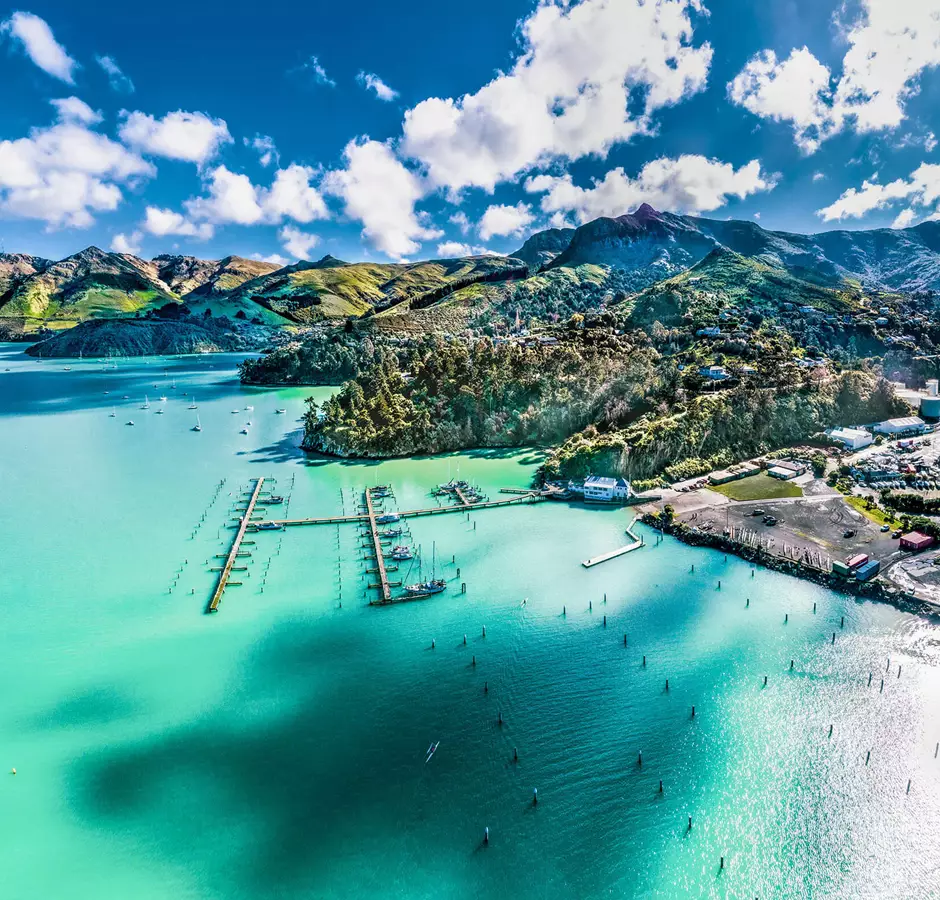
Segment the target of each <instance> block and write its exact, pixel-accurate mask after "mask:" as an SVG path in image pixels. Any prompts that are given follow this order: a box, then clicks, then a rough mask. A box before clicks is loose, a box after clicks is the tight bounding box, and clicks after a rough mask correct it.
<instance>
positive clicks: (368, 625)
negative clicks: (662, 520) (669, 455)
mask: <svg viewBox="0 0 940 900" xmlns="http://www.w3.org/2000/svg"><path fill="white" fill-rule="evenodd" d="M235 362H237V360H234V361H226V360H224V359H222V358H220V357H210V358H194V359H190V360H180V361H171V362H170V363H169V368H170V375H169V378H173V379H175V380H176V381H177V383H178V386H179V388H178V392H179V393H180V394H181V393H182V392H187V393H188V394H190V395H193V394H195V395H197V396H198V397H199V410H198V411H199V413H200V414H201V419H202V425H203V429H204V430H203V433H202V435H201V436H200V437H199V439H198V440H197V439H195V436H194V435H192V434H191V433H190V432H189V427H190V426H191V425H192V418H190V417H191V416H193V415H194V414H193V413H192V412H189V411H188V410H187V409H186V406H187V404H188V402H189V401H188V400H183V401H180V400H179V399H178V398H177V397H176V395H175V394H174V395H169V396H171V399H170V400H169V401H168V402H167V405H166V406H167V409H166V414H165V415H163V416H147V417H146V418H145V417H143V415H142V414H140V413H138V412H137V410H136V407H137V406H138V405H139V404H140V398H141V397H143V394H144V391H145V390H147V389H149V390H150V392H151V393H153V394H154V396H155V397H156V396H158V395H159V390H157V389H154V388H153V387H152V385H153V384H154V382H155V381H156V382H158V383H159V382H160V379H159V378H158V377H155V373H156V372H157V371H159V372H162V371H163V367H164V363H163V361H161V362H160V363H156V362H154V363H148V362H147V361H145V360H139V361H131V362H123V363H122V365H121V367H120V369H119V371H117V372H115V371H113V370H112V371H108V372H105V371H99V368H97V367H95V366H94V364H93V363H91V362H89V361H82V362H76V363H75V364H74V365H73V367H72V371H71V372H69V373H64V372H61V371H60V372H57V373H55V374H50V367H51V365H52V364H49V363H43V362H36V361H31V360H21V354H19V352H18V350H17V348H12V349H11V350H10V352H9V353H8V355H7V356H6V359H5V361H4V363H3V365H6V366H9V367H11V369H12V370H13V371H12V372H11V373H8V374H7V375H5V376H4V377H11V378H13V379H14V380H15V381H16V384H17V389H16V390H14V391H9V392H7V393H6V394H4V395H3V401H2V402H3V404H5V405H3V406H0V416H2V421H3V426H4V430H5V433H6V434H7V435H8V436H9V437H8V455H7V457H6V458H5V460H4V463H3V465H4V466H5V467H6V468H5V469H4V474H5V476H6V477H5V480H4V483H5V486H6V489H7V493H6V495H5V501H6V502H5V503H4V505H3V506H2V507H0V531H2V534H3V536H4V540H5V551H6V552H7V558H8V563H7V569H6V570H5V578H4V584H3V588H2V590H0V604H5V606H4V608H5V610H6V611H7V613H8V616H7V621H8V627H7V629H6V633H5V636H4V642H3V648H4V653H3V654H2V655H0V678H2V679H3V680H4V683H7V684H15V685H17V690H11V691H7V692H4V693H3V695H2V696H0V723H2V725H3V728H4V733H5V734H6V735H7V738H6V742H5V749H4V765H5V768H6V770H7V772H9V771H10V770H12V769H13V768H15V769H16V773H17V774H16V775H15V776H13V775H12V774H10V775H8V776H7V777H5V779H4V780H3V781H2V789H3V802H4V809H5V815H4V817H3V818H2V820H0V847H2V848H3V849H2V850H0V859H2V862H3V865H4V878H5V895H6V896H9V897H10V898H11V900H30V898H32V897H35V896H50V897H59V896H62V897H65V896H68V897H70V898H75V900H100V898H102V897H108V896H112V895H113V890H114V885H115V884H119V885H120V887H121V890H122V891H123V892H124V893H125V894H126V895H127V896H134V897H135V898H141V900H169V898H170V897H186V896H193V897H203V896H212V897H217V898H219V900H236V898H239V897H244V896H252V897H255V896H257V897H275V896H277V897H279V898H282V900H301V898H303V897H309V896H317V897H324V898H326V900H339V898H343V900H346V898H351V900H365V898H367V897H375V896H385V895H387V893H388V892H389V885H390V884H392V883H395V884H405V883H406V884H407V889H403V890H402V891H400V893H401V894H402V896H408V897H416V898H424V897H427V898H430V897H439V896H468V895H470V894H471V893H472V894H473V895H474V896H479V897H486V898H489V897H492V898H499V897H505V896H513V897H518V898H520V900H537V898H538V897H542V896H546V895H548V896H552V897H559V898H569V897H570V898H572V900H574V898H577V900H595V898H596V900H600V898H601V897H607V896H610V895H611V894H613V895H616V896H634V895H636V896H646V897H650V898H655V900H672V898H674V897H676V896H705V897H721V896H742V897H748V896H760V897H774V898H777V897H782V898H785V900H802V898H803V897H806V896H820V897H822V896H830V897H852V898H860V900H881V898H883V897H885V896H892V897H905V896H930V895H931V891H932V889H933V885H934V872H933V868H934V865H933V860H934V859H935V858H936V855H937V853H940V844H938V843H937V835H940V769H938V764H937V758H936V757H935V751H936V746H937V742H938V741H940V710H938V708H937V704H936V700H935V698H936V697H937V696H940V675H938V673H940V658H938V653H937V650H936V641H935V629H936V625H935V624H934V623H932V622H931V621H930V620H929V619H926V618H923V617H918V616H913V615H910V614H907V613H904V612H902V611H899V610H897V609H894V608H892V607H890V606H887V605H885V604H877V603H871V602H866V601H864V600H860V599H857V598H854V597H848V596H845V595H843V594H840V593H837V592H834V591H831V590H828V589H826V588H824V587H822V586H820V585H816V584H813V583H811V582H807V581H801V580H797V579H794V578H789V577H787V576H785V575H783V574H780V573H777V572H774V571H770V570H766V569H762V568H761V567H759V566H757V567H753V566H751V565H750V564H748V563H746V562H743V561H741V560H739V559H736V558H735V557H734V556H733V555H730V554H729V555H728V556H727V557H725V556H724V555H723V554H722V553H720V552H716V551H713V550H705V549H699V548H696V547H691V546H687V545H684V544H681V543H679V542H677V541H675V540H674V539H672V538H670V537H669V536H668V535H667V536H665V537H664V538H660V536H659V533H658V532H653V531H652V530H651V529H650V528H648V527H647V526H644V525H642V524H637V525H636V526H635V527H633V526H631V531H632V535H633V536H635V537H636V538H637V539H640V540H645V541H646V544H645V546H644V549H643V552H629V553H626V554H624V555H622V556H620V557H618V558H611V559H609V560H608V561H607V562H604V564H602V565H595V566H592V567H590V568H585V567H584V566H583V565H582V561H584V560H590V559H594V558H596V557H598V556H599V555H604V553H603V551H604V550H605V549H606V548H619V547H620V546H621V545H622V544H623V543H624V542H625V541H624V530H625V525H626V524H627V523H628V522H629V521H630V519H631V518H632V512H631V513H627V512H625V511H624V510H623V509H622V508H602V507H593V508H589V507H586V506H585V505H583V504H579V503H542V502H541V498H538V497H535V498H533V497H531V496H530V494H529V493H528V492H526V493H522V494H514V493H507V492H508V491H514V490H521V488H520V487H519V485H525V484H527V483H528V482H529V479H530V477H531V475H532V474H533V472H534V468H535V466H536V465H537V456H536V454H535V453H534V452H532V451H520V452H505V453H503V452H499V453H481V454H476V455H474V454H459V455H450V456H443V457H439V458H421V459H401V460H389V461H386V462H382V463H378V464H366V463H358V462H349V461H345V462H340V461H333V460H319V459H306V458H304V457H303V456H301V455H300V454H298V453H296V452H294V451H293V450H292V449H291V450H289V451H287V450H285V449H284V448H285V446H286V445H287V441H288V439H289V432H290V429H291V428H292V427H295V426H294V423H295V421H296V417H298V416H299V415H300V414H301V412H302V410H303V401H304V398H305V397H306V396H307V395H310V394H313V395H314V396H316V397H318V402H322V399H323V398H324V397H325V396H328V394H327V391H326V390H324V391H323V392H322V393H319V394H317V393H316V390H315V389H306V390H303V391H300V390H296V389H289V388H288V389H275V390H271V391H264V390H253V391H245V390H244V389H243V388H240V386H239V385H238V384H237V383H236V382H235V381H234V378H233V373H234V368H235ZM161 389H162V390H163V392H164V393H167V391H166V389H165V388H161ZM104 390H109V391H110V394H109V395H108V396H105V395H104V393H103V391H104ZM122 394H127V395H128V396H129V397H131V398H134V399H129V400H127V401H125V402H124V403H123V404H122V403H120V401H118V405H119V406H122V407H123V408H122V409H121V410H120V412H119V415H118V417H116V418H111V417H110V416H109V413H110V412H111V411H112V407H113V406H114V404H115V398H118V397H121V396H122ZM249 404H250V405H254V406H255V409H256V413H255V415H254V422H255V424H254V425H253V427H252V435H251V437H250V438H248V439H245V438H244V437H242V438H239V437H238V435H237V428H233V427H232V421H233V420H232V419H231V410H232V409H235V408H236V407H237V408H238V409H240V410H241V409H243V408H244V407H245V406H246V405H249ZM276 408H286V409H288V414H287V415H277V414H275V412H274V410H275V409H276ZM131 410H133V413H132V414H133V415H134V416H139V417H140V418H138V419H137V427H136V428H124V427H123V423H124V421H125V420H126V419H127V418H128V417H129V414H131ZM28 436H38V440H36V439H34V440H31V441H27V440H26V438H27V437H28ZM294 439H296V438H294ZM66 442H67V443H68V444H69V446H70V452H71V453H74V454H80V458H81V459H83V460H85V461H86V463H85V467H84V469H83V471H82V477H81V478H75V477H74V471H71V470H69V469H68V468H67V467H65V466H62V465H61V460H60V457H61V447H62V446H63V445H64V444H65V443H66ZM291 446H292V445H291ZM27 447H28V452H27V450H25V449H24V448H27ZM181 460H185V464H181ZM458 464H459V466H460V472H461V477H463V478H466V480H467V481H468V483H472V484H474V485H477V486H478V487H479V488H480V490H481V491H482V492H484V493H486V494H488V495H489V496H491V497H498V498H499V499H500V500H503V499H504V498H507V499H512V498H517V499H516V502H514V503H511V504H508V505H496V506H495V507H494V506H481V505H480V504H474V505H473V508H472V509H469V510H468V509H466V508H465V507H464V506H463V504H460V503H459V502H458V501H455V500H453V499H449V498H446V497H442V498H440V500H441V505H440V506H436V504H435V499H434V498H433V497H432V498H429V496H428V494H429V491H430V490H432V489H433V486H434V485H437V484H443V483H446V482H447V480H448V478H449V474H448V472H449V470H456V467H457V465H458ZM37 471H38V472H42V473H43V478H42V480H41V484H40V482H39V481H38V480H37V478H36V477H35V473H36V472H37ZM261 478H263V479H264V480H263V485H262V486H261V487H260V489H259V488H258V480H259V479H261ZM272 479H276V481H272ZM379 484H381V485H383V486H388V489H387V490H386V491H380V492H378V493H381V494H384V496H382V497H377V496H375V492H373V497H374V502H373V513H374V514H375V516H376V518H378V516H380V515H394V516H397V517H398V520H397V521H392V522H389V523H388V524H385V525H379V524H378V523H376V524H377V529H376V530H377V532H378V539H379V544H380V548H381V550H382V552H383V556H384V560H385V563H386V578H387V579H388V580H389V581H390V582H394V581H398V580H401V581H403V582H405V583H406V584H410V583H412V582H414V583H420V580H424V578H426V577H428V576H427V573H426V574H425V575H424V576H422V577H421V578H420V580H419V577H418V576H417V575H415V574H412V575H408V572H407V570H408V567H409V565H410V564H411V562H412V561H410V560H403V561H396V560H393V559H392V558H391V556H392V553H393V551H394V547H395V546H397V545H402V546H409V547H413V548H414V550H415V554H416V555H417V553H418V548H419V547H423V548H424V555H425V563H426V569H427V568H428V566H427V563H429V562H430V560H431V558H432V556H433V549H432V548H434V545H435V544H436V550H437V568H438V570H439V574H438V577H443V578H446V580H447V584H448V589H447V591H446V592H444V593H442V594H439V595H437V596H435V597H434V598H433V600H431V601H430V602H421V603H401V604H396V603H391V604H388V605H387V606H386V607H385V608H383V610H382V611H381V612H379V611H376V610H375V609H374V608H373V607H370V606H369V600H370V599H372V600H379V599H380V598H381V597H382V596H383V595H382V592H381V590H380V589H378V588H376V589H371V590H370V589H369V587H368V585H369V584H376V583H379V582H380V581H381V579H380V578H379V577H378V575H377V574H375V573H368V572H366V569H373V568H377V566H376V563H374V562H373V561H371V559H366V558H364V556H366V555H368V556H371V554H372V553H373V552H374V549H375V541H374V538H373V535H372V532H371V529H370V524H369V515H368V509H366V510H364V511H362V512H360V508H361V507H366V503H365V497H364V491H365V486H370V485H372V486H374V485H379ZM274 485H276V487H275V486H274ZM256 493H257V496H256V502H255V505H254V506H253V507H252V508H251V510H249V506H250V504H251V500H252V497H253V496H255V495H256ZM277 496H280V497H282V498H283V503H280V504H276V503H265V502H263V501H264V500H266V499H268V498H273V497H277ZM379 500H381V503H380V502H378V501H379ZM89 509H100V510H111V509H116V510H118V511H119V515H120V516H121V518H122V527H121V528H117V529H110V528H108V529H107V533H106V536H107V540H104V539H103V529H102V528H100V527H89V519H88V513H87V511H88V510H89ZM477 509H488V510H490V511H489V512H486V513H485V514H484V513H480V514H479V515H478V514H477V512H476V510H477ZM264 510H267V515H262V512H263V511H264ZM426 510H436V511H433V512H426ZM445 513H448V514H445ZM454 513H456V514H454ZM468 513H469V518H468ZM102 515H104V513H102ZM306 516H311V517H312V516H319V518H317V519H314V520H313V521H314V522H316V523H319V524H321V525H322V524H327V523H331V524H330V525H328V527H316V528H314V527H311V528H300V530H299V531H298V527H299V526H293V525H287V524H285V523H286V522H290V521H296V520H300V521H303V522H307V521H309V520H308V519H306V518H304V517H306ZM52 520H55V521H56V522H57V527H56V529H54V530H52V529H49V528H48V527H46V526H45V525H44V523H48V522H49V521H52ZM246 523H247V524H246ZM243 524H245V531H244V534H243V535H242V538H241V542H240V544H239V546H238V548H235V547H234V541H235V539H237V538H238V532H239V530H240V529H241V526H242V525H243ZM347 526H349V527H347ZM474 526H476V527H475V528H474ZM630 537H631V536H630V535H627V538H628V539H629V538H630ZM654 538H655V540H654ZM63 546H67V547H68V549H69V559H70V565H69V566H67V567H55V566H51V565H49V564H48V561H49V560H50V559H53V558H55V555H56V554H57V553H61V549H62V547H63ZM233 550H234V557H232V553H233ZM247 554H250V555H247ZM230 559H231V561H232V565H231V568H230V575H229V581H228V587H227V588H226V589H225V592H224V595H223V597H224V598H227V599H228V601H229V602H225V603H223V604H222V605H221V606H220V607H219V608H220V610H221V609H222V607H224V615H218V616H214V617H211V618H208V617H205V616H204V615H203V612H204V610H205V608H206V604H207V602H208V601H209V598H210V597H211V596H212V595H213V592H214V591H215V590H216V588H217V587H218V581H219V579H220V577H221V574H222V573H221V572H219V571H212V570H213V569H219V568H220V567H221V568H224V567H225V565H226V563H227V562H228V561H229V560H230ZM204 561H206V562H205V564H204ZM395 566H397V567H398V570H397V571H393V569H394V567H395ZM242 567H247V569H248V571H247V572H239V571H237V570H238V569H241V568H242ZM414 568H415V570H417V562H415V563H414ZM458 569H460V575H459V576H458V575H457V570H458ZM243 575H245V576H248V577H242V576H243ZM238 582H241V586H240V587H238V588H237V590H235V589H234V585H236V584H238ZM463 583H466V584H467V585H468V590H467V592H466V593H465V594H464V593H462V592H461V589H460V586H461V584H463ZM402 587H404V585H402ZM400 590H401V588H398V587H395V586H393V585H391V584H390V594H391V595H392V597H394V596H395V595H396V594H397V593H399V591H400ZM229 595H231V596H229ZM236 601H237V602H236ZM833 634H835V640H834V641H833ZM765 677H766V682H765ZM667 682H668V685H667ZM693 707H694V715H693V712H692V710H693ZM431 747H435V748H436V750H435V752H434V753H433V754H432V755H431V758H430V759H429V758H428V757H429V751H430V748H431ZM536 791H537V794H536ZM536 798H537V803H536V802H535V800H536ZM689 817H691V818H692V827H691V829H690V828H689ZM487 830H488V831H487ZM485 835H488V837H485ZM912 848H915V849H913V850H912ZM857 859H861V860H863V861H864V864H862V863H858V864H856V863H855V862H853V861H854V860H857ZM37 860H39V861H43V863H44V864H42V865H39V864H37ZM89 860H92V861H93V864H89ZM899 861H903V864H899ZM533 871H538V872H539V873H540V878H539V880H538V883H537V884H536V883H535V882H534V881H533V878H532V874H531V873H532V872H533ZM109 892H110V893H109Z"/></svg>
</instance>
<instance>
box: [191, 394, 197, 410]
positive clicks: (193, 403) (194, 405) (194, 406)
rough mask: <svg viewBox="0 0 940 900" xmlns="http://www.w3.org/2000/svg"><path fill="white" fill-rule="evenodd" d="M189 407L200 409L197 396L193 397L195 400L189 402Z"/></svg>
mask: <svg viewBox="0 0 940 900" xmlns="http://www.w3.org/2000/svg"><path fill="white" fill-rule="evenodd" d="M189 408H190V409H199V407H198V406H197V405H196V398H195V397H193V402H192V403H190V404H189Z"/></svg>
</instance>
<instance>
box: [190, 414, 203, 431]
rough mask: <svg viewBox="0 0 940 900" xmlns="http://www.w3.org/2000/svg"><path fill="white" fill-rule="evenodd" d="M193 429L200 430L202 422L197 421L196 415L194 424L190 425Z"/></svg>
mask: <svg viewBox="0 0 940 900" xmlns="http://www.w3.org/2000/svg"><path fill="white" fill-rule="evenodd" d="M192 430H193V431H202V422H200V421H199V416H196V424H195V425H193V427H192Z"/></svg>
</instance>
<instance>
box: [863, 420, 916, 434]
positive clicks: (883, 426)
mask: <svg viewBox="0 0 940 900" xmlns="http://www.w3.org/2000/svg"><path fill="white" fill-rule="evenodd" d="M926 424H927V423H926V422H924V420H923V419H922V418H921V417H920V416H905V417H904V418H901V419H886V420H885V421H884V422H879V423H878V424H877V425H876V426H875V431H877V432H878V433H879V434H920V433H921V432H923V430H924V426H925V425H926Z"/></svg>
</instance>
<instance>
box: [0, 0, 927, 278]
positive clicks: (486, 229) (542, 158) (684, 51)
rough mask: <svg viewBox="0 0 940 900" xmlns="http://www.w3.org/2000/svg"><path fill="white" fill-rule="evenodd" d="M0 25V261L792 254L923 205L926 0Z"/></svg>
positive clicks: (555, 3) (315, 7)
mask: <svg viewBox="0 0 940 900" xmlns="http://www.w3.org/2000/svg"><path fill="white" fill-rule="evenodd" d="M0 22H2V25H0V88H2V92H0V97H2V100H0V240H2V243H3V246H4V249H6V250H7V251H22V252H30V253H35V254H38V255H43V256H48V257H52V258H59V257H62V256H65V255H67V254H69V253H71V252H74V251H76V250H78V249H81V248H82V247H84V246H87V245H88V244H92V243H93V244H97V245H98V246H101V247H105V248H112V249H117V250H122V251H127V252H137V253H139V254H140V255H142V256H145V257H150V256H153V255H156V254H158V253H164V252H184V253H192V254H194V255H197V256H202V257H220V256H224V255H227V254H230V253H237V254H240V255H243V256H258V257H263V258H271V259H274V260H276V261H293V260H295V259H299V258H318V257H319V256H321V255H323V254H325V253H332V254H333V255H335V256H339V257H342V258H344V259H350V260H359V259H375V260H388V259H392V260H395V259H418V258H429V257H436V256H444V255H458V254H463V253H469V252H478V253H482V252H508V251H511V250H513V249H515V248H516V247H517V246H519V244H520V243H521V241H522V240H523V239H524V238H525V237H526V236H528V235H529V234H530V233H532V232H533V231H536V230H538V229H540V228H544V227H547V226H549V225H550V224H555V225H560V224H574V225H576V224H578V223H579V222H582V221H587V220H589V219H591V218H594V217H596V216H598V215H618V214H621V213H624V212H628V211H631V210H632V209H634V208H635V207H636V206H638V205H639V203H641V202H644V201H647V202H650V203H651V204H652V205H653V206H656V207H657V208H660V209H668V210H672V211H676V212H689V213H695V214H701V215H706V216H713V217H729V216H731V217H735V218H745V219H756V220H759V222H760V224H761V225H763V226H764V227H768V228H777V229H783V230H793V231H819V230H823V229H829V228H870V227H882V226H883V227H891V226H892V225H894V226H896V227H901V226H905V225H910V224H916V223H917V222H920V221H922V220H924V219H926V218H930V217H931V216H934V215H936V214H937V210H938V202H940V150H938V147H937V140H938V139H937V138H935V137H934V133H935V132H936V133H937V134H938V135H940V113H938V112H937V110H940V71H938V65H940V0H849V2H848V3H842V2H841V0H839V2H835V0H773V2H766V3H755V2H753V0H646V2H640V0H577V2H575V0H572V2H569V3H564V2H562V0H543V2H541V3H539V2H533V0H475V2H474V3H472V4H471V3H469V2H463V0H454V2H450V3H447V4H442V3H440V2H430V0H409V2H407V3H404V2H399V3H395V2H388V0H386V2H381V3H379V2H374V0H362V2H359V3H355V4H353V3H346V4H337V3H325V2H312V3H310V2H308V3H295V2H283V0H268V2H267V3H265V4H263V5H261V4H258V3H247V2H234V3H232V2H229V3H226V4H221V3H217V2H205V0H189V2H186V3H183V2H181V0H168V2H164V3H162V4H160V5H154V4H136V5H133V6H132V7H131V8H128V5H127V4H125V3H121V4H118V3H116V2H112V0H103V2H100V3H98V4H96V6H95V10H94V14H93V15H89V14H87V11H82V12H81V13H78V12H76V9H75V6H74V4H73V3H66V2H58V0H53V2H30V3H29V5H28V6H27V7H21V8H16V7H11V8H9V9H7V10H5V11H4V10H0Z"/></svg>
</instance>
